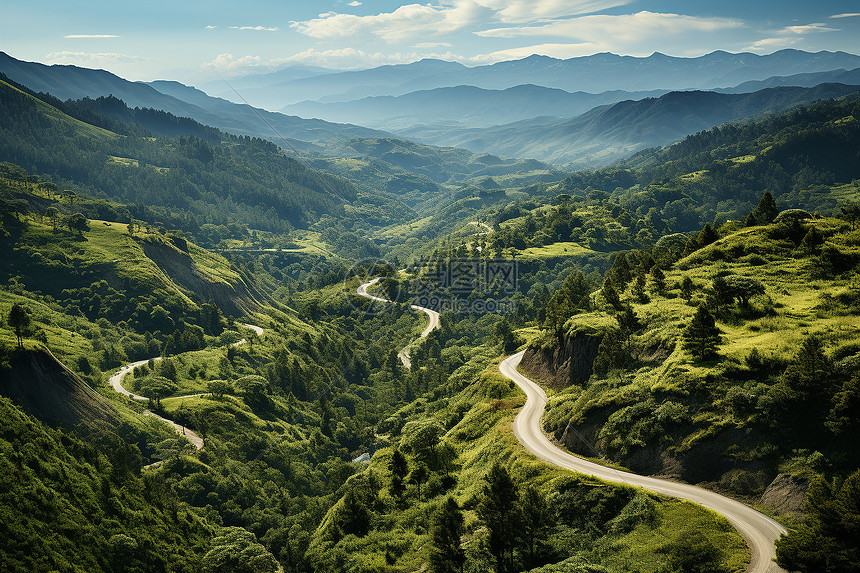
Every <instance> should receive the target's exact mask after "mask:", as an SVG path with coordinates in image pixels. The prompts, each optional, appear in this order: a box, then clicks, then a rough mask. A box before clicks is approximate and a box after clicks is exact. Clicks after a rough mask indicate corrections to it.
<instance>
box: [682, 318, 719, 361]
mask: <svg viewBox="0 0 860 573" xmlns="http://www.w3.org/2000/svg"><path fill="white" fill-rule="evenodd" d="M683 336H684V350H689V351H690V352H691V353H692V354H693V356H694V357H696V358H709V357H711V356H714V355H715V354H716V352H717V346H718V345H719V344H720V329H719V328H717V325H716V322H715V321H714V317H713V316H712V315H711V313H710V312H708V309H706V308H705V307H704V306H700V307H699V308H697V309H696V314H695V315H693V320H691V321H690V324H689V326H687V328H686V330H684V335H683Z"/></svg>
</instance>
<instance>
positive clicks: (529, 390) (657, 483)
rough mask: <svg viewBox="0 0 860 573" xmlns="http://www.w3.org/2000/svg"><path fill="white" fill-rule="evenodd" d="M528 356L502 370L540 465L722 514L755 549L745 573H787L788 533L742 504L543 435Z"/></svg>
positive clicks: (517, 424)
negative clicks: (576, 451)
mask: <svg viewBox="0 0 860 573" xmlns="http://www.w3.org/2000/svg"><path fill="white" fill-rule="evenodd" d="M523 354H525V351H522V352H519V353H517V354H514V355H513V356H510V357H508V358H506V359H505V360H504V361H502V363H501V364H500V365H499V370H501V372H502V374H503V375H505V376H506V377H507V378H510V379H511V380H513V381H514V382H515V383H516V384H517V386H519V387H520V388H521V389H522V390H523V392H525V393H526V397H527V400H526V404H525V406H523V409H522V410H521V411H520V413H519V414H517V417H516V418H515V419H514V435H515V436H516V437H517V439H518V440H519V441H520V443H521V444H522V445H523V446H525V448H526V449H527V450H529V451H530V452H531V453H533V454H534V455H535V456H537V457H539V458H540V459H542V460H544V461H546V462H549V463H551V464H553V465H556V466H558V467H561V468H564V469H568V470H573V471H575V472H579V473H583V474H586V475H590V476H594V477H596V478H599V479H602V480H605V481H609V482H616V483H625V484H627V485H632V486H638V487H642V488H645V489H649V490H651V491H654V492H657V493H660V494H663V495H667V496H669V497H675V498H679V499H685V500H688V501H692V502H693V503H697V504H699V505H702V506H704V507H707V508H708V509H712V510H713V511H715V512H717V513H719V514H720V515H722V516H723V517H725V518H726V519H728V520H729V522H730V523H731V524H732V525H733V526H734V527H735V529H737V530H738V532H739V533H740V534H741V535H742V536H743V537H744V539H746V542H747V544H748V545H749V548H750V564H749V567H747V569H746V573H785V570H784V569H782V568H781V567H779V566H778V565H777V564H776V563H775V562H774V561H773V558H774V557H775V551H774V542H775V541H776V540H777V539H778V538H779V536H780V535H782V534H783V533H785V532H786V530H785V528H784V527H783V526H782V525H780V524H779V523H777V522H776V521H774V520H773V519H771V518H769V517H767V516H766V515H764V514H762V513H759V512H758V511H756V510H754V509H752V508H751V507H748V506H746V505H744V504H742V503H740V502H739V501H736V500H733V499H730V498H727V497H725V496H722V495H720V494H718V493H714V492H712V491H708V490H706V489H702V488H700V487H696V486H693V485H689V484H684V483H677V482H673V481H668V480H663V479H658V478H653V477H647V476H640V475H637V474H633V473H628V472H624V471H619V470H615V469H613V468H609V467H606V466H602V465H600V464H596V463H593V462H590V461H587V460H584V459H582V458H579V457H576V456H574V455H572V454H570V453H568V452H565V451H564V450H562V449H560V448H558V447H557V446H555V445H554V444H553V443H552V442H550V440H549V438H547V436H546V434H544V433H543V430H542V429H541V425H540V419H541V416H542V415H543V412H544V408H545V406H546V401H547V398H546V393H545V392H544V391H543V389H542V388H541V387H540V386H538V385H537V384H535V383H534V382H532V381H531V380H529V379H528V378H526V377H525V376H523V375H522V374H520V373H519V371H517V366H519V364H520V361H521V360H522V358H523Z"/></svg>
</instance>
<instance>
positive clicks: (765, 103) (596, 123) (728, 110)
mask: <svg viewBox="0 0 860 573" xmlns="http://www.w3.org/2000/svg"><path fill="white" fill-rule="evenodd" d="M859 92H860V86H856V85H855V86H846V85H843V84H821V85H819V86H816V87H814V88H800V87H778V88H768V89H764V90H759V91H757V92H753V93H751V94H722V93H716V92H711V91H681V92H670V93H668V94H666V95H663V96H661V97H659V98H646V99H643V100H641V101H630V100H627V101H622V102H619V103H616V104H614V105H611V106H601V107H597V108H595V109H593V110H591V111H589V112H587V113H585V114H583V115H580V116H578V117H576V118H573V119H568V120H561V121H560V120H558V119H557V118H552V117H538V118H534V119H530V120H524V121H520V122H515V123H511V124H507V125H499V126H495V127H490V128H483V129H454V128H446V127H443V128H435V127H428V128H423V127H417V128H412V129H406V130H403V131H400V132H399V135H401V136H403V137H407V138H410V139H414V140H416V141H421V142H423V143H428V144H432V145H451V146H456V147H463V148H465V149H468V150H470V151H473V152H475V153H493V154H497V155H502V156H511V157H529V158H534V159H539V160H542V161H548V162H550V164H558V165H562V164H566V163H571V162H573V165H572V166H574V167H575V166H586V165H587V166H594V165H603V164H607V163H609V162H611V161H614V160H617V159H620V158H622V157H626V156H629V155H631V154H633V153H635V152H636V151H639V150H641V149H644V148H646V147H654V146H662V145H667V144H669V143H672V142H674V141H677V140H679V139H682V138H683V137H685V136H687V135H691V134H693V133H697V132H699V131H702V130H704V129H709V128H711V127H714V126H716V125H719V124H721V123H725V122H728V121H736V120H742V119H747V118H751V117H754V116H756V115H759V114H762V113H765V112H779V111H784V110H786V109H788V108H790V107H792V106H795V105H798V104H802V103H808V102H812V101H815V100H817V99H822V98H833V97H840V96H844V95H848V94H856V93H859Z"/></svg>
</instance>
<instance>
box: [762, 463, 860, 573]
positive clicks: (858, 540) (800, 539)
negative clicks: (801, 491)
mask: <svg viewBox="0 0 860 573" xmlns="http://www.w3.org/2000/svg"><path fill="white" fill-rule="evenodd" d="M858 500H860V470H857V471H855V472H854V473H852V474H851V475H849V476H848V477H847V478H845V479H844V480H840V479H833V480H831V481H828V480H826V479H824V478H823V477H820V478H818V479H816V480H815V481H813V482H812V484H811V485H810V486H809V489H808V490H807V493H806V506H807V508H808V513H807V515H806V518H805V520H804V522H803V523H802V524H801V525H800V526H799V527H797V528H796V529H794V530H792V531H791V532H789V533H788V534H787V535H785V536H783V537H782V538H780V539H779V540H777V542H776V561H777V563H779V564H780V565H781V566H782V567H784V568H785V569H788V570H790V571H800V572H802V573H813V572H815V573H818V572H821V573H849V572H852V571H857V570H858V568H860V535H858V534H857V524H858V523H860V502H858Z"/></svg>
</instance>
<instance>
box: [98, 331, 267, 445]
mask: <svg viewBox="0 0 860 573" xmlns="http://www.w3.org/2000/svg"><path fill="white" fill-rule="evenodd" d="M240 326H244V327H245V328H249V329H251V330H253V331H254V334H256V335H257V336H263V332H264V331H263V329H262V328H260V327H259V326H255V325H253V324H240ZM247 342H248V341H247V339H245V338H243V339H242V340H240V341H238V342H234V343H233V344H231V345H230V346H239V345H242V344H245V343H247ZM161 358H162V357H161V356H156V357H155V358H149V359H146V360H138V361H137V362H132V363H131V364H126V365H125V366H123V367H122V368H120V369H119V370H117V371H116V372H115V373H114V374H113V375H112V376H111V377H110V378H109V379H108V384H110V386H111V387H112V388H113V390H114V392H117V393H118V394H122V395H123V396H127V397H129V398H131V399H132V400H136V401H138V402H148V401H149V398H147V397H146V396H141V395H140V394H135V393H134V392H130V391H129V390H126V389H125V388H124V387H123V385H122V381H123V379H124V378H125V375H126V374H128V373H129V372H131V371H132V370H134V369H135V368H137V367H138V366H142V365H144V364H146V363H148V362H149V361H150V360H153V361H156V362H157V361H158V360H161ZM208 394H209V393H208V392H200V393H198V394H186V395H184V396H171V398H197V397H200V396H206V395H208ZM143 415H144V416H152V417H153V418H158V419H159V420H161V421H162V422H164V423H165V424H167V425H168V426H170V427H171V428H173V429H174V430H175V431H176V433H177V434H179V435H180V436H184V437H185V438H187V439H188V441H189V442H191V445H192V446H194V447H195V448H196V449H198V450H200V449H202V448H203V438H202V437H200V434H198V433H197V432H195V431H194V430H192V429H191V428H187V427H185V426H183V425H181V424H177V423H176V422H174V421H173V420H170V419H168V418H165V417H163V416H159V415H158V414H156V413H155V412H152V411H150V410H144V412H143Z"/></svg>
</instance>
